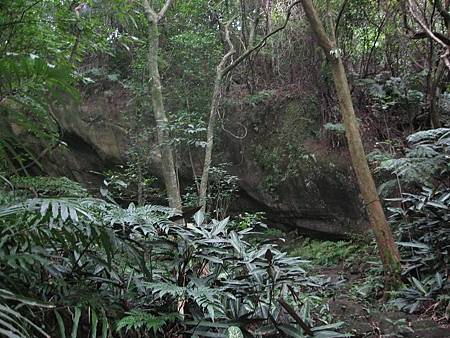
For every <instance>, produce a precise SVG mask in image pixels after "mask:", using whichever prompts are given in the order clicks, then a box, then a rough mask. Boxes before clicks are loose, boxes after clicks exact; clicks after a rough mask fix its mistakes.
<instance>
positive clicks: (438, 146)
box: [371, 128, 450, 190]
mask: <svg viewBox="0 0 450 338" xmlns="http://www.w3.org/2000/svg"><path fill="white" fill-rule="evenodd" d="M407 140H408V143H409V145H410V147H409V148H405V154H404V155H403V156H402V157H399V158H392V156H390V155H389V154H386V153H378V154H376V156H375V154H374V153H373V154H372V156H371V157H372V159H375V160H379V161H378V168H377V170H378V171H380V172H388V173H391V174H394V175H395V176H396V177H398V179H400V180H401V182H402V183H403V184H405V185H406V186H409V187H411V186H412V187H420V186H421V185H424V186H427V187H433V186H435V185H437V184H441V183H443V184H446V183H445V182H446V181H447V180H448V178H449V173H450V167H449V164H448V156H449V151H450V150H449V149H450V147H449V145H450V129H448V128H439V129H430V130H425V131H420V132H417V133H414V134H411V135H410V136H408V138H407ZM392 183H395V184H396V183H397V179H395V180H393V181H387V182H384V183H383V185H382V186H381V187H380V189H381V190H383V189H384V188H385V187H388V186H393V185H394V184H392Z"/></svg>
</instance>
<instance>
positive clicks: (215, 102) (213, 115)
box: [199, 21, 235, 212]
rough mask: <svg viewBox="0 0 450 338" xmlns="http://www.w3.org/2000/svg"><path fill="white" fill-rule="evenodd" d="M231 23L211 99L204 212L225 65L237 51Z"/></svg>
mask: <svg viewBox="0 0 450 338" xmlns="http://www.w3.org/2000/svg"><path fill="white" fill-rule="evenodd" d="M230 24H231V21H229V22H228V23H227V24H226V25H225V40H226V42H227V44H228V47H229V49H228V52H227V53H225V54H224V56H223V57H222V60H220V62H219V64H218V65H217V68H216V78H215V80H214V90H213V94H212V98H211V109H210V112H209V121H208V129H207V132H206V149H205V160H204V161H203V171H202V179H201V181H200V191H199V204H200V206H201V207H202V209H201V210H202V212H205V210H206V193H207V191H208V178H209V170H210V168H211V161H212V152H213V148H214V129H215V127H216V120H217V114H218V112H217V109H218V108H219V101H220V89H221V85H222V79H223V76H224V74H225V65H226V63H227V61H228V58H229V57H231V56H232V55H233V54H234V53H235V49H234V46H233V44H232V43H231V40H230V31H229V29H228V28H229V25H230Z"/></svg>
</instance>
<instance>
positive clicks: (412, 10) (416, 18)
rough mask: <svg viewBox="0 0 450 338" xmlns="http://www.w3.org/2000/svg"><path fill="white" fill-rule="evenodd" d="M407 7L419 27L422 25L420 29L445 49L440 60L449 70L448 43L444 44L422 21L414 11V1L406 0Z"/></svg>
mask: <svg viewBox="0 0 450 338" xmlns="http://www.w3.org/2000/svg"><path fill="white" fill-rule="evenodd" d="M408 5H409V6H408V7H409V12H410V13H411V15H412V17H413V18H414V20H415V21H416V22H417V23H418V24H419V26H420V27H422V29H423V30H424V32H425V33H426V34H427V35H428V36H429V37H430V38H431V39H432V40H434V41H435V42H437V43H438V44H439V45H441V46H442V47H443V48H444V49H445V53H444V54H442V55H441V58H442V60H443V61H444V63H445V65H446V66H447V68H448V69H449V70H450V60H449V56H450V49H449V47H450V46H449V45H448V44H446V43H445V42H444V41H442V40H441V39H440V38H439V37H438V36H436V34H434V32H433V31H432V30H431V29H430V28H428V26H427V25H426V24H425V23H424V22H423V20H422V18H420V17H419V15H418V14H417V13H416V10H415V9H416V7H415V6H414V3H413V1H412V0H408Z"/></svg>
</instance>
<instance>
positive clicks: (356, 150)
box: [302, 0, 401, 289]
mask: <svg viewBox="0 0 450 338" xmlns="http://www.w3.org/2000/svg"><path fill="white" fill-rule="evenodd" d="M302 6H303V9H304V11H305V14H306V17H307V19H308V21H309V23H310V25H311V28H312V30H313V33H314V35H315V37H316V38H317V41H318V44H319V46H320V47H321V48H322V49H323V51H324V52H325V55H326V57H327V59H328V60H329V62H330V64H331V70H332V74H333V80H334V84H335V87H336V93H337V96H338V100H339V105H340V109H341V113H342V116H343V122H344V126H345V134H346V137H347V142H348V147H349V152H350V157H351V161H352V165H353V169H354V171H355V174H356V177H357V180H358V185H359V189H360V191H361V195H362V197H363V200H364V202H365V205H366V208H367V213H368V216H369V221H370V223H371V225H372V228H373V231H374V234H375V238H376V241H377V245H378V249H379V252H380V256H381V260H382V262H383V268H384V273H385V285H386V288H387V289H390V288H395V287H397V286H398V285H399V284H400V281H401V279H400V273H401V266H400V255H399V251H398V248H397V244H396V243H395V241H394V237H393V235H392V231H391V228H390V226H389V224H388V222H387V220H386V216H385V214H384V211H383V208H382V205H381V202H380V198H379V196H378V192H377V189H376V186H375V182H374V180H373V177H372V174H371V172H370V169H369V165H368V163H367V159H366V154H365V152H364V148H363V144H362V140H361V135H360V132H359V129H358V122H357V119H356V116H355V111H354V108H353V102H352V98H351V94H350V89H349V86H348V80H347V75H346V72H345V68H344V65H343V63H342V59H341V57H340V51H339V49H337V48H336V44H335V42H334V40H332V39H330V38H329V37H328V35H327V33H326V32H325V29H324V26H323V24H322V22H321V20H320V18H319V16H318V14H317V12H316V10H315V8H314V6H313V4H312V2H311V0H303V1H302Z"/></svg>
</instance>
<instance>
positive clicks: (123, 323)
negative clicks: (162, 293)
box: [116, 310, 179, 335]
mask: <svg viewBox="0 0 450 338" xmlns="http://www.w3.org/2000/svg"><path fill="white" fill-rule="evenodd" d="M177 319H179V315H178V313H174V314H165V315H160V316H154V315H152V314H149V313H147V312H144V311H142V310H132V311H130V312H127V313H126V316H125V317H123V318H122V319H120V320H119V321H118V322H117V324H116V330H117V331H120V330H122V329H125V331H126V332H128V331H135V332H136V331H140V332H142V334H149V333H150V332H152V333H153V334H154V335H156V334H157V332H158V330H159V329H161V328H162V327H163V326H164V325H166V323H167V322H169V321H175V320H177Z"/></svg>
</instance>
